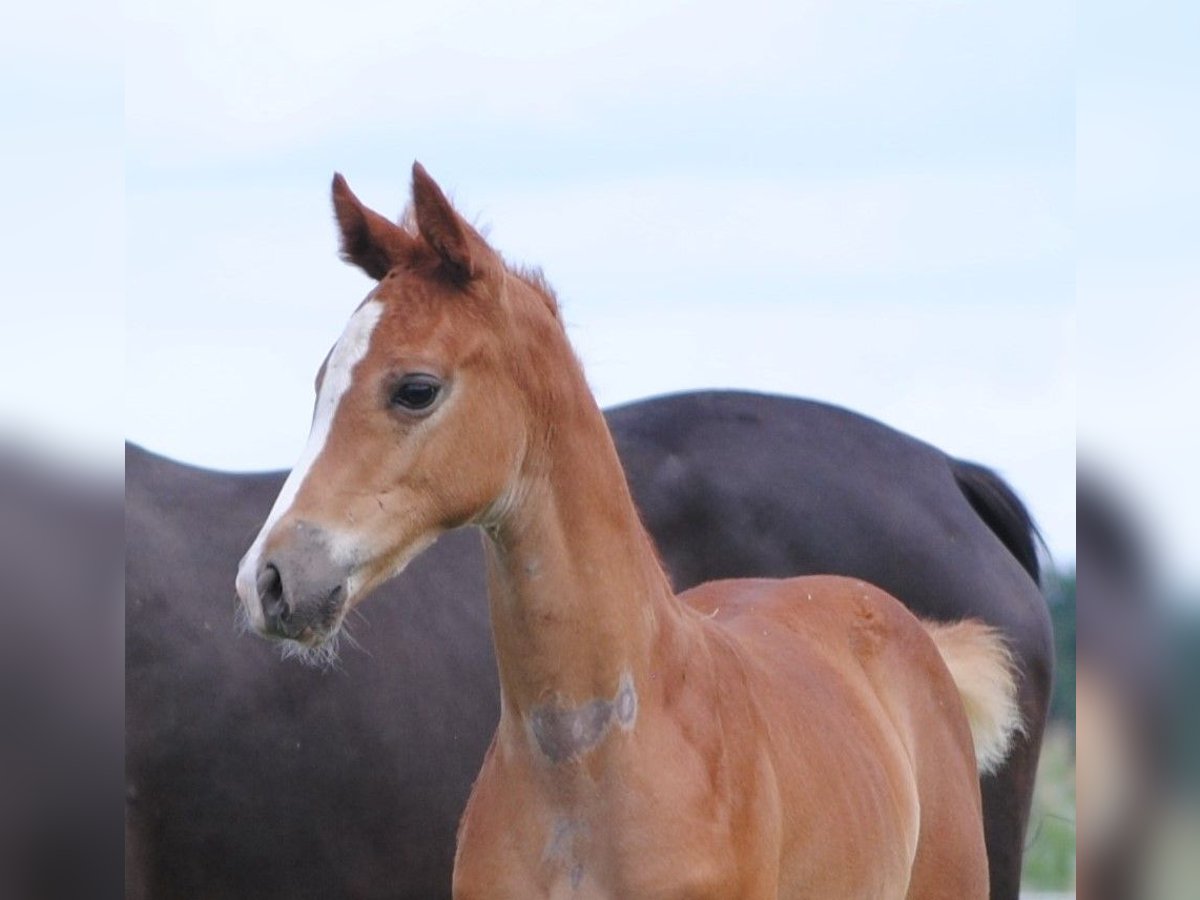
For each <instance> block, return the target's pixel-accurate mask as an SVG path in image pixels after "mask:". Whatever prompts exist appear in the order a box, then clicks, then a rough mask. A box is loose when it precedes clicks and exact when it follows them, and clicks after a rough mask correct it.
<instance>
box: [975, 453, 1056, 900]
mask: <svg viewBox="0 0 1200 900" xmlns="http://www.w3.org/2000/svg"><path fill="white" fill-rule="evenodd" d="M952 467H953V471H954V479H955V481H956V482H957V483H958V486H959V490H961V491H962V492H963V496H965V497H966V498H967V501H968V502H969V503H970V504H971V507H972V508H973V509H974V510H975V512H976V513H977V514H978V515H979V517H980V518H981V519H982V520H983V521H984V522H985V523H986V524H987V526H988V528H990V529H991V530H992V532H993V533H994V534H995V535H996V537H997V538H999V539H1000V541H1001V543H1003V544H1004V545H1005V546H1006V547H1007V548H1008V549H1009V551H1010V552H1011V553H1012V555H1013V556H1014V557H1016V559H1017V561H1018V562H1020V564H1021V567H1022V568H1023V569H1025V571H1026V572H1027V573H1028V574H1029V576H1030V579H1031V580H1032V584H1031V585H1029V586H1028V589H1027V591H1026V593H1029V594H1030V596H1029V597H1028V598H1024V599H1022V598H1018V597H1016V596H1015V595H1011V594H1010V595H1004V594H1001V593H999V592H998V593H997V595H996V596H995V597H994V598H993V600H992V602H991V603H989V604H988V605H989V607H990V608H991V609H993V610H997V611H1000V612H1001V615H1000V618H1001V619H1003V620H1006V621H1004V622H1002V623H1000V624H1002V625H1003V626H1004V629H1005V634H1006V636H1007V638H1008V640H1009V642H1010V647H1011V649H1012V651H1013V654H1014V656H1015V658H1016V659H1017V661H1018V664H1019V667H1020V682H1019V693H1018V697H1019V702H1020V704H1021V721H1022V723H1023V726H1024V730H1023V733H1022V734H1021V735H1020V736H1019V737H1018V739H1017V740H1016V741H1015V742H1014V744H1013V747H1012V749H1011V750H1010V751H1009V756H1008V759H1007V760H1006V761H1005V763H1004V765H1003V766H1002V767H1001V768H1000V769H998V770H997V771H995V772H993V773H992V774H991V775H989V776H987V777H985V778H984V779H983V781H982V783H981V785H980V787H981V789H982V793H983V816H984V834H985V838H986V841H987V850H988V866H989V870H990V877H991V897H992V900H1017V897H1018V896H1019V894H1020V888H1021V862H1022V857H1023V854H1024V849H1025V841H1026V839H1027V837H1026V836H1027V834H1028V830H1029V811H1030V807H1031V806H1032V804H1033V788H1034V782H1035V781H1036V779H1037V766H1038V757H1039V755H1040V753H1041V747H1042V734H1043V731H1044V729H1045V726H1046V716H1047V714H1048V711H1049V706H1050V690H1051V684H1052V681H1053V677H1054V643H1053V641H1054V638H1053V629H1052V626H1051V624H1050V617H1049V612H1048V610H1047V609H1046V605H1045V603H1044V602H1042V598H1041V596H1040V593H1034V592H1033V590H1032V587H1033V585H1037V584H1038V583H1039V582H1040V580H1041V572H1040V568H1039V561H1038V556H1037V530H1036V528H1035V527H1034V525H1033V522H1032V520H1031V519H1030V516H1029V513H1028V511H1027V510H1026V509H1025V506H1024V504H1023V503H1022V502H1021V500H1020V499H1019V498H1018V497H1017V496H1016V494H1015V493H1014V492H1013V490H1012V488H1010V487H1009V486H1008V484H1007V483H1005V482H1004V480H1003V479H1001V478H1000V477H999V476H998V475H996V474H995V473H994V472H992V471H991V470H990V469H987V468H985V467H983V466H979V465H976V464H974V463H969V462H965V461H963V460H955V461H954V462H953V466H952ZM1034 825H1035V827H1036V823H1034Z"/></svg>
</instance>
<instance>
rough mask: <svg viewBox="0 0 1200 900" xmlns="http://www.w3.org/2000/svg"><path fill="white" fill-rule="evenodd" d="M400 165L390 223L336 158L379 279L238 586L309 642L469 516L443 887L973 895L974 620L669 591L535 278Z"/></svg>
mask: <svg viewBox="0 0 1200 900" xmlns="http://www.w3.org/2000/svg"><path fill="white" fill-rule="evenodd" d="M412 187H413V198H412V210H411V213H412V214H411V220H412V221H411V223H408V224H400V225H398V224H394V223H392V222H391V221H389V220H388V219H386V218H384V217H383V216H380V215H378V214H377V213H375V212H372V211H371V210H369V209H367V208H366V207H364V206H363V205H362V204H361V203H360V202H359V201H358V199H357V198H356V197H355V196H354V195H353V194H352V193H351V192H350V189H349V188H348V187H347V185H346V183H345V181H343V180H342V178H341V177H340V176H336V177H335V178H334V183H333V201H334V207H335V211H336V214H337V220H338V224H339V226H340V229H341V237H342V252H343V255H344V257H345V258H346V259H347V260H348V261H350V262H353V263H355V264H356V265H358V266H359V267H361V268H362V269H363V270H364V271H365V272H366V273H367V274H368V275H370V276H371V277H373V278H376V279H378V280H379V284H378V286H377V287H376V288H375V289H374V290H373V291H372V292H371V293H370V294H369V295H368V297H367V299H366V300H365V301H364V302H363V304H362V305H361V306H360V307H359V308H358V310H357V311H356V312H355V314H354V315H353V316H352V317H351V319H350V322H349V325H348V326H347V328H346V330H345V333H344V334H343V335H342V337H341V338H340V339H339V340H338V342H337V344H336V345H335V346H334V348H333V350H332V351H331V352H330V354H329V356H328V357H327V359H326V360H325V363H324V365H323V366H322V368H321V371H320V374H319V375H318V379H317V400H316V409H315V412H314V417H313V425H312V431H311V434H310V437H309V441H308V445H307V447H306V448H305V451H304V453H303V456H302V458H301V460H300V462H299V463H298V464H297V466H296V468H295V469H294V470H293V472H292V474H291V476H290V477H289V478H288V479H287V482H286V483H285V484H284V487H283V489H282V491H281V493H280V496H279V499H278V500H277V502H276V504H275V506H274V508H273V509H272V511H271V514H270V516H269V517H268V519H267V522H266V524H265V525H264V526H263V528H262V531H261V532H260V534H259V535H258V537H257V538H256V540H255V541H254V543H253V545H252V546H251V548H250V550H249V551H248V552H247V554H246V556H245V557H244V558H243V560H242V563H241V565H240V567H239V571H238V577H237V588H238V593H239V595H240V597H241V599H242V602H243V604H244V606H245V611H246V613H247V615H248V616H249V618H250V621H251V623H252V624H253V625H254V627H255V628H256V629H257V630H258V631H259V632H260V633H262V634H264V635H267V636H271V637H275V638H281V639H285V640H290V641H293V642H296V643H297V644H299V645H302V646H304V647H308V648H319V647H320V646H321V645H322V644H324V643H325V642H326V641H328V640H329V638H331V637H332V636H333V635H334V634H336V632H337V630H338V628H339V626H340V625H341V622H342V620H343V619H344V617H345V615H346V613H347V612H348V611H349V610H350V609H351V608H352V607H353V606H354V604H355V603H357V602H358V601H359V599H360V598H362V597H363V596H365V595H366V594H367V592H369V591H370V590H371V589H372V588H373V587H374V586H376V585H378V584H379V583H380V582H382V581H383V580H385V579H387V578H389V577H391V576H392V575H394V574H396V573H397V572H399V571H400V570H401V569H403V567H404V566H405V565H406V564H407V563H408V562H409V561H410V560H411V559H412V558H413V557H414V556H416V555H417V554H418V553H419V552H420V551H421V550H422V549H424V548H425V547H427V546H428V545H429V544H430V543H431V542H432V541H433V540H435V539H436V537H437V536H438V535H439V534H440V533H441V532H443V531H446V530H448V529H451V528H456V527H458V526H461V525H478V526H480V527H481V528H482V529H483V531H484V534H485V545H486V548H487V560H488V583H489V599H490V606H491V619H492V629H493V634H494V638H495V644H496V656H497V660H498V665H499V670H500V683H501V691H502V697H501V716H500V723H499V726H498V728H497V731H496V736H495V738H494V741H493V744H492V747H491V750H490V751H489V753H488V756H487V759H486V761H485V763H484V766H483V770H482V771H481V773H480V775H479V778H478V781H477V782H476V784H475V788H474V790H473V792H472V795H471V798H470V801H469V803H468V805H467V810H466V813H465V815H464V817H463V821H462V825H461V829H460V834H459V847H458V855H457V860H456V865H455V873H454V893H455V896H456V897H461V898H475V897H481V898H482V897H487V898H497V897H513V898H529V897H581V898H583V897H621V898H629V897H656V898H657V897H661V898H668V897H671V898H675V897H678V898H683V897H688V898H692V897H713V898H729V897H746V898H759V897H763V898H765V897H772V898H773V897H789V898H790V897H821V898H834V897H845V898H864V897H878V898H902V897H912V898H917V897H920V898H933V897H944V898H955V900H963V898H983V897H985V896H986V895H987V885H988V878H987V860H986V856H985V851H984V843H983V829H982V821H981V812H980V795H979V781H978V775H977V765H978V767H979V768H980V769H986V768H987V767H989V766H992V765H995V764H997V763H998V762H1000V761H1001V760H1002V759H1003V757H1004V754H1005V752H1006V748H1007V746H1008V741H1009V738H1010V737H1011V735H1012V733H1013V732H1014V730H1015V729H1017V728H1018V727H1019V722H1018V714H1017V712H1016V706H1015V702H1014V685H1013V678H1012V674H1011V671H1010V665H1009V661H1008V655H1007V653H1006V652H1005V649H1004V647H1003V645H1002V643H1001V642H1000V640H999V639H998V637H997V636H996V635H995V634H994V633H993V632H992V631H990V630H989V629H987V628H986V627H984V626H982V625H979V624H976V623H960V624H958V625H953V626H931V625H928V624H924V625H923V624H922V623H921V622H919V621H918V620H917V619H916V618H914V617H913V616H912V614H911V613H909V612H908V611H907V610H906V609H905V608H904V607H903V606H902V605H901V604H900V603H899V602H898V601H896V600H894V599H893V598H892V597H890V596H888V595H887V594H885V593H883V592H882V591H881V590H879V589H877V588H874V587H872V586H870V585H867V584H865V583H863V582H861V581H856V580H852V579H846V578H839V577H832V576H830V577H810V578H796V579H790V580H782V581H771V580H746V581H725V582H714V583H709V584H706V585H702V586H701V587H699V588H696V589H694V590H691V591H688V592H686V593H684V594H682V595H680V596H678V597H676V596H674V595H673V594H672V591H671V589H670V586H669V583H668V580H667V577H666V575H665V574H664V572H663V569H662V567H661V565H660V563H659V561H658V558H657V556H656V554H655V549H654V547H653V545H652V544H651V541H650V538H649V537H648V535H647V534H646V531H645V529H644V528H643V527H642V525H641V523H640V521H639V519H638V513H637V510H636V509H635V508H634V505H633V501H632V499H631V497H630V494H629V490H628V488H627V486H626V483H625V479H624V475H623V472H622V469H621V465H620V463H619V461H618V459H617V454H616V451H615V450H614V448H613V443H612V440H611V438H610V436H609V433H608V431H607V428H606V426H605V422H604V419H603V417H602V416H601V414H600V410H599V409H598V408H597V406H596V403H595V402H594V400H593V398H592V396H591V393H590V392H589V390H588V387H587V384H586V382H585V380H584V376H583V372H582V370H581V368H580V366H579V363H578V362H577V361H576V359H575V357H574V354H573V353H572V350H571V347H570V345H569V344H568V342H567V337H566V334H565V332H564V329H563V325H562V322H561V320H560V318H559V314H558V307H557V304H556V301H555V299H554V296H553V294H552V293H551V291H550V289H549V288H548V287H547V285H546V284H545V283H544V282H543V281H542V280H541V278H540V277H539V276H538V275H536V274H533V273H529V272H523V271H519V270H516V269H513V268H510V267H508V266H506V265H505V263H504V262H503V261H502V260H501V258H500V256H499V255H498V254H497V253H496V252H495V251H493V250H492V249H491V248H490V247H489V246H488V244H487V243H486V242H485V241H484V239H483V238H482V237H481V236H480V235H479V234H478V233H477V232H476V231H475V230H474V229H473V228H471V226H470V225H468V224H467V223H466V222H465V221H464V220H463V219H462V218H461V217H460V216H459V215H458V214H457V213H456V212H455V211H454V209H453V208H452V207H451V205H450V203H449V202H448V201H447V200H446V198H445V196H444V195H443V194H442V192H441V190H440V189H439V188H438V186H437V185H436V184H435V183H434V182H433V180H432V179H431V178H430V177H429V176H428V175H427V174H426V172H425V171H424V169H422V168H421V167H420V165H415V166H414V167H413V186H412ZM813 527H817V528H819V527H820V523H819V522H815V523H813ZM448 714H449V711H448ZM977 761H978V762H977ZM314 827H319V825H317V824H315V823H314Z"/></svg>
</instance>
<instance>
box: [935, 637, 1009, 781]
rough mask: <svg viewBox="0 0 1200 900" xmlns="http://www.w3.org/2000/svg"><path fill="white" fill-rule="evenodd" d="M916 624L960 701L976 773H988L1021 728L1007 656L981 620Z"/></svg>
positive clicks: (997, 763)
mask: <svg viewBox="0 0 1200 900" xmlns="http://www.w3.org/2000/svg"><path fill="white" fill-rule="evenodd" d="M922 624H924V626H925V629H926V631H928V632H929V635H930V637H932V638H933V642H934V643H935V644H937V648H938V651H939V652H940V653H941V654H942V660H943V661H944V662H945V663H946V668H947V669H949V670H950V675H951V676H952V677H953V678H954V684H955V685H956V686H957V687H958V693H959V696H961V697H962V702H963V707H964V708H965V709H966V712H967V723H968V724H969V725H970V726H971V738H972V739H973V740H974V742H975V761H976V764H977V765H978V767H979V771H980V773H982V774H987V773H988V772H992V771H994V770H995V769H996V768H997V767H999V765H1000V764H1001V763H1002V762H1004V760H1005V758H1006V757H1007V756H1008V750H1009V747H1010V746H1011V745H1012V741H1013V738H1014V737H1016V736H1017V734H1019V733H1020V732H1021V731H1022V728H1023V726H1022V724H1021V711H1020V709H1019V708H1018V707H1017V679H1016V670H1015V666H1014V664H1013V658H1012V654H1011V653H1010V652H1009V650H1008V646H1007V645H1006V644H1005V642H1004V638H1003V637H1001V635H1000V632H999V631H997V630H996V629H995V628H992V627H990V626H988V625H984V624H983V623H982V622H977V621H973V620H970V621H965V622H956V623H954V624H942V623H939V622H924V623H922Z"/></svg>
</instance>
